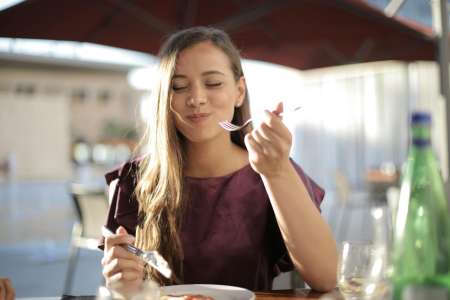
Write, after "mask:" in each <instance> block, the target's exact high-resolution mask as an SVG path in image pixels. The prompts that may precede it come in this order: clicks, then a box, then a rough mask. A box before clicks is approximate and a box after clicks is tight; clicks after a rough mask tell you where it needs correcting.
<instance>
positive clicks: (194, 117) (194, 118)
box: [187, 113, 211, 123]
mask: <svg viewBox="0 0 450 300" xmlns="http://www.w3.org/2000/svg"><path fill="white" fill-rule="evenodd" d="M210 115H211V114H210V113H198V114H190V115H188V116H187V118H188V119H189V120H190V121H191V122H194V123H200V122H203V121H205V120H206V119H208V117H209V116H210Z"/></svg>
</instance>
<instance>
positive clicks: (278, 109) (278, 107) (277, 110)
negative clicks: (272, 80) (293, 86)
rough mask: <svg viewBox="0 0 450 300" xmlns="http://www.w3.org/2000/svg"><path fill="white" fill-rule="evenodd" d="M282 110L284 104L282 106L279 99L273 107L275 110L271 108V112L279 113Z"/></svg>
mask: <svg viewBox="0 0 450 300" xmlns="http://www.w3.org/2000/svg"><path fill="white" fill-rule="evenodd" d="M283 111H284V106H283V101H279V102H278V103H277V105H276V107H275V110H273V111H272V112H273V113H274V114H275V115H277V116H278V115H280V114H281V113H282V112H283Z"/></svg>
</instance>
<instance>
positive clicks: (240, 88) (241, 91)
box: [234, 76, 247, 107]
mask: <svg viewBox="0 0 450 300" xmlns="http://www.w3.org/2000/svg"><path fill="white" fill-rule="evenodd" d="M236 88H237V97H236V102H235V103H234V106H235V107H240V106H241V105H242V104H243V103H244V99H245V94H246V93H247V90H246V85H245V78H244V76H241V78H239V80H238V81H237V82H236Z"/></svg>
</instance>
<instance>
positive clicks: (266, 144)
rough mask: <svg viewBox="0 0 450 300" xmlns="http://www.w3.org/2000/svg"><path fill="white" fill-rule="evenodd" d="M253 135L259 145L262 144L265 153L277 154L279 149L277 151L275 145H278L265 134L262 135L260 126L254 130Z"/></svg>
mask: <svg viewBox="0 0 450 300" xmlns="http://www.w3.org/2000/svg"><path fill="white" fill-rule="evenodd" d="M252 136H253V137H254V139H255V141H256V142H257V143H258V145H260V146H261V149H262V151H263V153H264V155H266V156H270V157H272V156H274V155H275V154H276V152H277V151H276V149H275V147H277V146H276V145H274V144H273V142H274V141H270V140H267V139H266V138H264V136H262V134H261V132H260V130H259V128H258V129H254V130H253V132H252Z"/></svg>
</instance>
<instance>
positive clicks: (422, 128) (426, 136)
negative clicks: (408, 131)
mask: <svg viewBox="0 0 450 300" xmlns="http://www.w3.org/2000/svg"><path fill="white" fill-rule="evenodd" d="M412 144H413V146H416V147H419V148H421V147H428V146H430V145H431V132H430V126H429V125H424V124H413V126H412Z"/></svg>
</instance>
